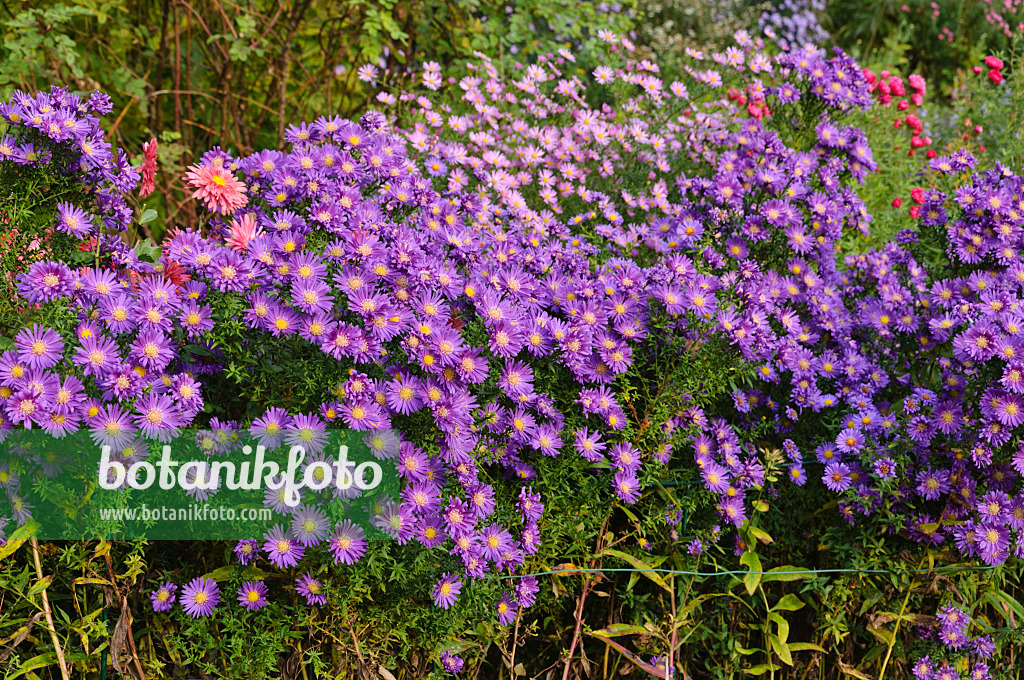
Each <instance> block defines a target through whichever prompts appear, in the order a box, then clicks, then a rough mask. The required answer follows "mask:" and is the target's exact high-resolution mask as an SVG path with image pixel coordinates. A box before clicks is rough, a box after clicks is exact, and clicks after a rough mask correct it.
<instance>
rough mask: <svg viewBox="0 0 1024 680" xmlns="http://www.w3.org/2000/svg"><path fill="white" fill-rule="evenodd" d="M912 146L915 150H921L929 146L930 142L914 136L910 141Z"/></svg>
mask: <svg viewBox="0 0 1024 680" xmlns="http://www.w3.org/2000/svg"><path fill="white" fill-rule="evenodd" d="M910 146H912V147H913V148H915V149H920V148H921V147H922V146H928V142H926V141H924V139H923V138H922V137H917V136H914V137H913V138H911V140H910Z"/></svg>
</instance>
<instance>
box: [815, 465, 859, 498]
mask: <svg viewBox="0 0 1024 680" xmlns="http://www.w3.org/2000/svg"><path fill="white" fill-rule="evenodd" d="M821 481H822V483H823V484H824V485H825V486H826V487H828V489H829V490H830V491H834V492H836V493H842V492H843V491H846V490H847V489H849V488H850V485H851V484H852V483H853V480H852V479H851V478H850V466H849V465H847V464H846V463H841V462H834V463H829V464H828V465H826V466H825V474H823V475H822V476H821Z"/></svg>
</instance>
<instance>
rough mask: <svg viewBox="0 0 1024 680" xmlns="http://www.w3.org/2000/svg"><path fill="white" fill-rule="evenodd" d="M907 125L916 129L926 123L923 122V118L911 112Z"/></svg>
mask: <svg viewBox="0 0 1024 680" xmlns="http://www.w3.org/2000/svg"><path fill="white" fill-rule="evenodd" d="M907 125H909V126H910V127H912V128H914V129H915V130H920V129H921V128H922V127H924V125H923V124H922V123H921V119H920V118H918V117H917V116H915V115H914V114H910V115H909V116H907Z"/></svg>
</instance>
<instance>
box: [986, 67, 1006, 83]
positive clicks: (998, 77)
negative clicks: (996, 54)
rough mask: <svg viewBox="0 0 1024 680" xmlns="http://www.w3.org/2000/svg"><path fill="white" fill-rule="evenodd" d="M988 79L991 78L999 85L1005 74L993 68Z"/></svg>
mask: <svg viewBox="0 0 1024 680" xmlns="http://www.w3.org/2000/svg"><path fill="white" fill-rule="evenodd" d="M988 79H989V80H991V81H992V82H993V83H995V84H996V85H998V84H999V83H1001V82H1003V74H1002V73H1000V72H999V71H997V70H995V69H992V70H991V71H989V72H988Z"/></svg>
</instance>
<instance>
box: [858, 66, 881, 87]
mask: <svg viewBox="0 0 1024 680" xmlns="http://www.w3.org/2000/svg"><path fill="white" fill-rule="evenodd" d="M861 73H863V74H864V80H866V81H868V82H869V83H871V84H872V85H874V84H875V81H876V80H878V78H876V77H875V74H874V73H872V72H871V69H869V68H866V69H861Z"/></svg>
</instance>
